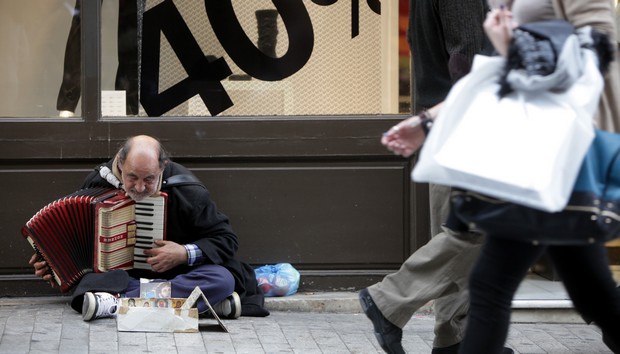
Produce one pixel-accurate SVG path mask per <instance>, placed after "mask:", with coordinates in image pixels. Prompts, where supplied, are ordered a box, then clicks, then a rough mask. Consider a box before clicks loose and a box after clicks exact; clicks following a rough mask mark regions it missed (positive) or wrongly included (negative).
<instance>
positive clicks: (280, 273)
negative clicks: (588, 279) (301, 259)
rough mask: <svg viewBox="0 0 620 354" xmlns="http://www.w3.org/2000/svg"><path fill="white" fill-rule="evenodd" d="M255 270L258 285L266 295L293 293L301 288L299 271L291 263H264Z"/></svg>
mask: <svg viewBox="0 0 620 354" xmlns="http://www.w3.org/2000/svg"><path fill="white" fill-rule="evenodd" d="M255 272H256V281H258V286H259V287H260V288H261V290H262V291H263V293H264V294H265V296H288V295H293V294H295V293H296V292H297V289H298V288H299V272H298V271H297V270H296V269H295V268H293V266H292V265H291V264H290V263H278V264H275V265H269V264H268V265H264V266H262V267H258V268H256V269H255Z"/></svg>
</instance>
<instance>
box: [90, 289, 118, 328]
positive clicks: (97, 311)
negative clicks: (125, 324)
mask: <svg viewBox="0 0 620 354" xmlns="http://www.w3.org/2000/svg"><path fill="white" fill-rule="evenodd" d="M116 311H118V299H117V298H116V296H114V295H112V294H110V293H103V292H102V293H91V292H87V293H85V294H84V303H83V304H82V318H84V321H90V320H94V319H97V318H105V317H112V316H115V315H116Z"/></svg>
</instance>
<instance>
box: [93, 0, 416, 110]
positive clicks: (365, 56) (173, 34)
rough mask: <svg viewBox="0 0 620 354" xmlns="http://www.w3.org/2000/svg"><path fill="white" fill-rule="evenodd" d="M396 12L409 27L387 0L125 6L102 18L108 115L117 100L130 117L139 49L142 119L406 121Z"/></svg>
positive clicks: (198, 0)
mask: <svg viewBox="0 0 620 354" xmlns="http://www.w3.org/2000/svg"><path fill="white" fill-rule="evenodd" d="M400 2H401V3H403V4H406V0H405V1H400ZM105 3H106V2H104V7H105V6H107V5H106V4H105ZM124 6H129V7H132V9H131V10H128V9H126V8H125V9H124ZM136 6H137V8H138V15H137V18H136V17H134V16H133V15H131V16H130V15H128V14H127V13H130V12H132V11H133V10H134V9H135V8H136ZM381 6H383V8H381ZM119 9H120V10H119ZM399 10H400V11H401V14H399ZM115 11H116V12H115ZM119 11H120V12H119ZM403 11H404V16H405V27H406V6H404V7H403V6H399V2H392V1H379V0H351V1H338V0H315V1H310V0H308V1H290V2H285V4H284V5H281V6H280V8H276V7H275V6H274V4H273V2H272V1H271V0H253V1H246V0H232V1H219V0H207V1H205V0H183V1H174V2H173V1H162V0H139V1H138V3H137V4H136V0H125V1H123V0H120V2H119V4H118V8H116V9H115V8H114V7H111V8H110V9H109V11H108V10H106V9H105V8H104V9H103V15H102V21H103V27H102V38H103V44H102V45H103V50H102V55H103V58H102V63H103V68H102V74H103V78H102V90H103V91H104V94H103V95H102V99H103V100H104V101H103V102H102V109H103V111H104V116H119V115H120V116H122V115H123V112H122V110H120V111H116V113H114V112H115V111H114V110H113V108H114V107H117V108H118V107H119V106H122V99H123V98H125V99H126V100H127V102H126V106H127V107H128V108H127V112H128V115H131V114H130V113H131V110H130V108H129V107H130V105H131V104H130V97H133V98H136V97H137V96H136V95H135V94H134V93H135V92H133V91H132V92H131V95H129V94H127V91H126V88H127V87H129V88H130V90H133V89H134V88H135V86H134V85H132V83H133V81H132V80H133V76H132V74H131V73H132V72H133V68H134V63H133V58H134V54H133V53H134V51H135V50H137V51H138V53H139V54H138V56H139V58H140V60H139V63H138V67H139V80H138V82H139V84H138V85H139V97H140V99H139V100H140V105H139V107H138V110H139V113H138V114H139V115H140V116H204V117H211V116H282V115H284V116H300V115H375V114H394V113H399V112H403V111H405V112H407V111H408V110H409V102H408V97H409V92H408V90H409V89H408V81H409V69H408V62H409V60H408V49H406V48H405V49H404V50H403V49H402V45H403V41H402V36H404V35H405V33H404V31H402V30H399V29H400V27H402V22H403V19H402V15H403V14H402V12H403ZM119 15H120V16H119ZM116 19H118V22H115V21H116ZM123 19H125V22H124V23H123ZM133 21H137V23H138V26H137V30H136V27H135V26H133V25H134V23H135V22H133ZM116 24H118V30H119V32H118V35H116V33H114V31H111V30H110V29H112V28H114V29H115V26H116ZM108 27H109V28H108ZM136 38H138V39H139V40H135V39H136ZM117 43H118V44H119V45H118V47H117ZM405 45H406V42H405ZM136 47H137V49H136ZM399 47H400V48H401V49H400V50H399ZM117 49H118V50H119V51H122V50H125V51H126V53H130V54H128V55H127V56H126V57H124V56H123V55H122V54H121V52H117ZM403 53H405V58H403ZM117 58H118V59H119V60H118V63H119V65H118V68H117V67H116V64H117V60H116V59H117ZM123 58H128V59H127V60H124V59H123ZM119 68H120V69H124V71H125V72H122V70H120V69H119ZM117 70H118V71H117ZM118 77H120V78H122V79H124V80H125V81H124V83H125V85H126V86H125V89H124V88H123V87H119V85H118V82H115V78H118ZM400 77H404V79H401V78H400ZM403 80H405V81H406V83H403V82H402V81H403ZM123 90H125V92H123ZM124 93H125V94H126V95H124ZM403 97H404V98H403ZM134 102H135V101H134Z"/></svg>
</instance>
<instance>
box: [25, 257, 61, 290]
mask: <svg viewBox="0 0 620 354" xmlns="http://www.w3.org/2000/svg"><path fill="white" fill-rule="evenodd" d="M28 264H30V265H31V266H32V267H33V268H34V275H36V276H37V277H39V278H41V279H43V280H44V281H46V282H48V283H49V284H50V286H51V287H52V288H55V287H56V283H55V282H54V280H53V279H52V273H51V270H50V267H49V266H48V265H47V262H45V261H41V260H39V256H38V255H37V254H36V253H35V254H33V255H32V257H30V260H29V261H28Z"/></svg>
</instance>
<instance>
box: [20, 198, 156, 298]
mask: <svg viewBox="0 0 620 354" xmlns="http://www.w3.org/2000/svg"><path fill="white" fill-rule="evenodd" d="M166 202H167V195H166V194H165V193H161V194H160V195H159V196H152V197H148V198H145V199H144V200H142V201H140V202H135V201H134V200H133V199H131V198H129V197H128V196H126V195H125V193H124V192H123V191H122V190H119V189H110V188H88V189H82V190H79V191H77V192H75V193H72V194H70V195H68V196H65V197H63V198H60V199H58V200H55V201H53V202H51V203H49V204H48V205H46V206H45V207H43V208H42V209H41V210H40V211H39V212H37V213H36V214H35V215H34V216H33V217H32V218H30V220H29V221H28V222H27V223H26V225H24V226H23V227H22V235H23V236H24V237H25V238H26V239H27V240H28V242H30V244H31V245H32V247H33V248H34V249H35V251H36V253H37V255H38V256H39V258H40V259H42V260H45V261H46V262H47V264H48V266H49V267H50V269H51V272H52V276H53V279H54V280H55V281H56V283H57V284H58V285H59V286H60V290H61V291H62V292H67V291H69V290H71V289H72V288H73V287H74V286H75V285H76V284H77V283H78V282H79V280H80V279H81V278H82V277H83V276H84V275H85V274H87V273H90V272H93V271H95V272H106V271H109V270H112V269H132V268H141V269H151V267H150V265H149V264H148V263H146V258H147V257H146V256H145V255H144V250H145V249H150V248H153V246H154V242H155V240H163V239H165V238H166Z"/></svg>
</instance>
